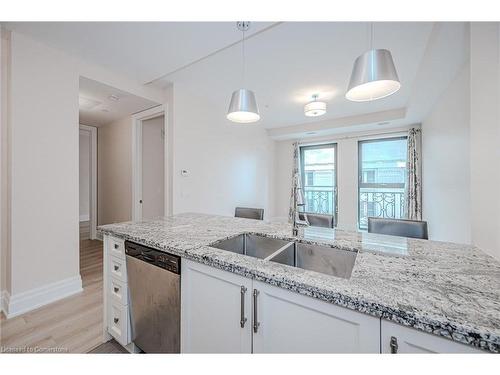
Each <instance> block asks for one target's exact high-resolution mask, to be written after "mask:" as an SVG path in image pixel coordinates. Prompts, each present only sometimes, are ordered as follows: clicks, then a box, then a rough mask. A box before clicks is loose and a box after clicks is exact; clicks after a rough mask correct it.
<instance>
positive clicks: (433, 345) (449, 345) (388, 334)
mask: <svg viewBox="0 0 500 375" xmlns="http://www.w3.org/2000/svg"><path fill="white" fill-rule="evenodd" d="M381 334H382V340H381V343H382V353H394V352H396V353H485V352H484V351H482V350H480V349H476V348H474V347H472V346H469V345H465V344H461V343H458V342H455V341H451V340H449V339H446V338H444V337H439V336H437V335H433V334H431V333H426V332H422V331H418V330H416V329H414V328H409V327H405V326H403V325H401V324H397V323H393V322H389V321H387V320H383V319H382V324H381Z"/></svg>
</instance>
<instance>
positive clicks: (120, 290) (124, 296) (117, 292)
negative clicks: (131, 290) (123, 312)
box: [108, 277, 128, 305]
mask: <svg viewBox="0 0 500 375" xmlns="http://www.w3.org/2000/svg"><path fill="white" fill-rule="evenodd" d="M108 287H109V291H108V293H109V294H108V295H109V296H111V299H112V300H113V301H115V302H118V303H119V304H121V305H127V304H128V293H127V284H126V283H124V282H123V281H121V280H118V279H117V278H115V277H110V278H109V283H108Z"/></svg>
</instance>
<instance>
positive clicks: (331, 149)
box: [300, 144, 337, 223]
mask: <svg viewBox="0 0 500 375" xmlns="http://www.w3.org/2000/svg"><path fill="white" fill-rule="evenodd" d="M336 159H337V147H336V145H335V144H327V145H318V146H303V147H301V148H300V161H301V175H302V185H303V190H304V200H305V202H304V203H305V207H304V211H305V212H309V213H318V214H329V215H333V217H334V223H337V217H336V216H337V194H336V192H337V189H336V187H337V160H336Z"/></svg>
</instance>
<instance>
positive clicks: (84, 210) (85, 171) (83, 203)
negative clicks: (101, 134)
mask: <svg viewBox="0 0 500 375" xmlns="http://www.w3.org/2000/svg"><path fill="white" fill-rule="evenodd" d="M79 137H80V142H79V143H80V149H79V150H80V151H79V186H80V189H79V190H80V195H79V196H80V221H88V220H89V219H90V217H89V214H90V142H91V136H90V132H89V131H87V130H82V129H80V133H79Z"/></svg>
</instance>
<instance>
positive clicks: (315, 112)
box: [304, 95, 326, 117]
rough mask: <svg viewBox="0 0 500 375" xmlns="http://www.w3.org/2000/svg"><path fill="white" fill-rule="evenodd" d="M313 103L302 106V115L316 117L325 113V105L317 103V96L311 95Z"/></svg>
mask: <svg viewBox="0 0 500 375" xmlns="http://www.w3.org/2000/svg"><path fill="white" fill-rule="evenodd" d="M312 98H313V101H312V102H309V103H307V104H306V105H305V106H304V115H306V116H307V117H317V116H321V115H324V114H325V113H326V103H325V102H319V101H318V95H313V97H312Z"/></svg>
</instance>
